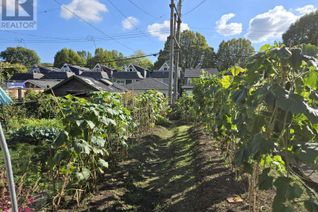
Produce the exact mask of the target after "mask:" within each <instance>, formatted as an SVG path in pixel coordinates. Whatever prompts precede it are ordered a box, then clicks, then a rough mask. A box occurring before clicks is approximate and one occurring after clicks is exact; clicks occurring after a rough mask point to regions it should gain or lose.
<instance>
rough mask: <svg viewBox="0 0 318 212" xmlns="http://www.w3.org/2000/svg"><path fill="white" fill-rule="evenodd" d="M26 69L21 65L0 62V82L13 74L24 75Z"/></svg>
mask: <svg viewBox="0 0 318 212" xmlns="http://www.w3.org/2000/svg"><path fill="white" fill-rule="evenodd" d="M25 72H27V68H26V67H25V66H24V65H21V64H18V63H17V64H11V63H8V62H0V82H4V81H7V80H9V79H10V78H11V77H12V76H13V74H15V73H25Z"/></svg>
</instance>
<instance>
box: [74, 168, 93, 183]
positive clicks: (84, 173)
mask: <svg viewBox="0 0 318 212" xmlns="http://www.w3.org/2000/svg"><path fill="white" fill-rule="evenodd" d="M90 174H91V172H90V170H89V169H87V168H85V167H84V168H82V171H81V172H76V177H77V179H78V181H84V180H88V179H89V176H90Z"/></svg>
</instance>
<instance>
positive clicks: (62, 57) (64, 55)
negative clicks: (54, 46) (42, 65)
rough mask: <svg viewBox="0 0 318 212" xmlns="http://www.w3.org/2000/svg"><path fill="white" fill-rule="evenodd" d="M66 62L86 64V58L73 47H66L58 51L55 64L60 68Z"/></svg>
mask: <svg viewBox="0 0 318 212" xmlns="http://www.w3.org/2000/svg"><path fill="white" fill-rule="evenodd" d="M65 63H68V64H72V65H80V66H84V65H86V59H85V58H84V57H83V56H82V55H80V54H78V53H77V52H75V51H73V50H72V49H66V48H64V49H61V50H60V51H58V52H57V53H56V55H55V57H54V66H55V67H57V68H60V67H62V66H63V65H64V64H65Z"/></svg>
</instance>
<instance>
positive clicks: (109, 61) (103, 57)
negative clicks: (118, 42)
mask: <svg viewBox="0 0 318 212" xmlns="http://www.w3.org/2000/svg"><path fill="white" fill-rule="evenodd" d="M123 59H124V55H123V54H122V53H120V52H118V51H116V50H112V51H108V50H106V49H103V48H97V49H96V50H95V55H94V57H92V58H90V59H89V60H88V61H87V65H88V66H89V67H91V68H93V67H94V66H95V65H96V64H98V63H99V64H102V65H106V66H109V67H112V68H115V69H119V68H122V67H124V66H125V64H124V60H123Z"/></svg>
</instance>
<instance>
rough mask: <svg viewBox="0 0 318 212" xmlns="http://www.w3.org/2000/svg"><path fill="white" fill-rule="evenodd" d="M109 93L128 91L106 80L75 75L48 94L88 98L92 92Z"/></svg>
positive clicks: (50, 90)
mask: <svg viewBox="0 0 318 212" xmlns="http://www.w3.org/2000/svg"><path fill="white" fill-rule="evenodd" d="M97 91H108V92H120V93H122V92H126V91H127V89H126V88H124V87H122V86H120V85H118V84H116V83H112V82H110V81H109V80H106V79H100V80H96V79H93V78H90V77H83V76H77V75H73V76H71V77H70V78H68V79H65V80H63V81H62V82H60V83H58V84H57V85H55V86H54V87H52V88H51V89H49V90H47V91H46V92H50V93H54V95H56V96H65V95H68V94H72V95H76V96H79V95H81V96H87V95H89V94H90V93H91V92H97Z"/></svg>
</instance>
